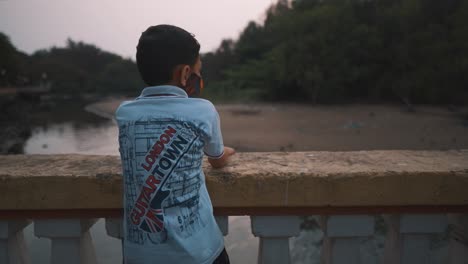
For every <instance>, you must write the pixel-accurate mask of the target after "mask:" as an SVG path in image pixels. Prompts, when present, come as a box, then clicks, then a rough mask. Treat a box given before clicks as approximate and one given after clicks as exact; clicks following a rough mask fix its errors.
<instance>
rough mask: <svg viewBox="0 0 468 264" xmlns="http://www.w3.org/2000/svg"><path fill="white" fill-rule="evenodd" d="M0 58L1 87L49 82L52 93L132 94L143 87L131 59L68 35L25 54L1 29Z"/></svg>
mask: <svg viewBox="0 0 468 264" xmlns="http://www.w3.org/2000/svg"><path fill="white" fill-rule="evenodd" d="M0 58H2V60H0V71H3V74H2V76H0V87H2V86H3V87H5V86H35V85H41V84H42V85H44V83H50V85H51V92H52V93H56V94H68V95H76V94H78V93H80V94H86V93H92V94H131V95H135V94H137V93H138V92H139V91H140V89H141V88H142V87H144V84H143V82H142V81H141V78H140V75H139V73H138V70H137V67H136V65H135V62H134V61H133V60H131V59H124V58H122V57H120V56H118V55H116V54H113V53H110V52H106V51H103V50H101V49H99V48H97V47H96V46H94V45H91V44H85V43H83V42H75V41H73V40H71V39H69V40H68V41H67V45H66V46H65V47H52V48H50V49H46V50H39V51H36V52H34V53H33V54H32V55H30V56H28V55H26V54H23V53H20V52H18V51H17V50H16V49H15V48H14V47H13V45H11V43H10V41H9V39H8V37H7V36H5V35H3V34H1V33H0ZM4 58H5V59H4ZM0 74H1V72H0Z"/></svg>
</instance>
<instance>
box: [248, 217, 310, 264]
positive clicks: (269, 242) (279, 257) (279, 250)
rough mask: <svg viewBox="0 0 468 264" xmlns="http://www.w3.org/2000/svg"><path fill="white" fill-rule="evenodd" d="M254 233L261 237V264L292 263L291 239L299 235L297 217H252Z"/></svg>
mask: <svg viewBox="0 0 468 264" xmlns="http://www.w3.org/2000/svg"><path fill="white" fill-rule="evenodd" d="M250 220H251V224H252V233H253V234H254V236H256V237H260V245H259V252H258V263H259V264H288V263H290V254H289V238H290V237H292V236H297V235H299V232H300V225H301V221H300V218H299V217H297V216H251V217H250Z"/></svg>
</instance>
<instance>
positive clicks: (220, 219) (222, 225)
mask: <svg viewBox="0 0 468 264" xmlns="http://www.w3.org/2000/svg"><path fill="white" fill-rule="evenodd" d="M215 219H216V223H218V226H219V229H220V230H221V233H223V236H227V234H228V229H229V217H228V216H215Z"/></svg>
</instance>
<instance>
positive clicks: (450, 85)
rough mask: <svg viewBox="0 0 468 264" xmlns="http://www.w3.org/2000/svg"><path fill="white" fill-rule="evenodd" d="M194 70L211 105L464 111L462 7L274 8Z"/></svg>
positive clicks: (399, 3) (402, 1) (421, 3)
mask: <svg viewBox="0 0 468 264" xmlns="http://www.w3.org/2000/svg"><path fill="white" fill-rule="evenodd" d="M203 61H204V77H205V78H206V81H207V84H208V87H207V89H206V90H207V92H208V94H209V95H210V96H211V95H212V96H213V97H215V98H217V97H219V96H220V95H222V94H224V93H225V92H229V94H230V98H235V97H236V95H237V96H241V97H242V95H244V94H246V93H248V94H249V95H253V96H255V97H256V98H257V99H261V100H283V101H284V100H287V101H301V102H307V103H342V102H356V101H359V102H383V101H385V102H389V101H390V102H391V101H403V102H405V103H406V104H411V103H429V104H463V103H467V102H468V75H467V73H468V1H464V0H448V1H439V0H378V1H377V0H374V1H363V0H360V1H359V0H356V1H353V0H348V1H344V0H343V1H339V0H325V1H322V0H301V1H299V0H296V1H293V2H292V4H288V2H287V1H286V0H280V1H279V2H278V3H277V4H276V5H274V6H272V7H271V8H270V9H269V10H268V12H267V16H266V19H265V21H264V23H263V24H261V25H259V24H257V23H255V22H250V23H249V24H248V25H247V27H246V28H245V29H244V31H243V32H242V33H241V35H240V37H239V39H238V40H236V41H233V40H224V41H223V42H222V43H221V45H220V46H219V48H218V49H217V50H216V51H215V52H212V53H208V54H205V55H204V60H203Z"/></svg>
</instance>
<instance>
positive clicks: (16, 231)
mask: <svg viewBox="0 0 468 264" xmlns="http://www.w3.org/2000/svg"><path fill="white" fill-rule="evenodd" d="M30 223H31V221H29V220H10V221H8V220H4V221H0V263H2V264H3V263H5V264H29V263H31V260H30V257H29V252H28V249H27V247H26V243H25V241H24V235H23V229H24V228H25V227H26V226H28V225H29V224H30Z"/></svg>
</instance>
